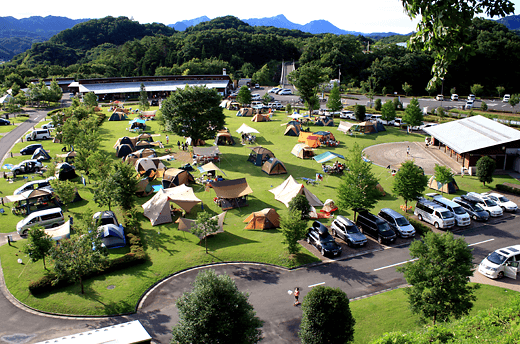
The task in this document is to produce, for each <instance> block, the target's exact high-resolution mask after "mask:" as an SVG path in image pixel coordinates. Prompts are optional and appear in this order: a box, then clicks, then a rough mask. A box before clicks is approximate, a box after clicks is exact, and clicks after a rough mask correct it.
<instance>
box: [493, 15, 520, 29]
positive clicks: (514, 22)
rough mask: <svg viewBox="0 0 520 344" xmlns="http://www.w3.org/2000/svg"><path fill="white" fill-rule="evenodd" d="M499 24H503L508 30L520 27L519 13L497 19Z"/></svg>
mask: <svg viewBox="0 0 520 344" xmlns="http://www.w3.org/2000/svg"><path fill="white" fill-rule="evenodd" d="M497 22H499V23H500V24H504V25H505V26H506V27H507V28H508V29H509V30H519V29H520V15H519V14H516V15H512V16H507V17H504V18H500V19H498V20H497Z"/></svg>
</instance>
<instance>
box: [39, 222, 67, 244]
mask: <svg viewBox="0 0 520 344" xmlns="http://www.w3.org/2000/svg"><path fill="white" fill-rule="evenodd" d="M43 231H44V232H45V234H47V235H50V237H51V239H52V240H56V241H58V240H61V239H70V220H68V221H67V222H65V223H64V224H62V225H61V226H58V227H52V228H47V229H44V230H43Z"/></svg>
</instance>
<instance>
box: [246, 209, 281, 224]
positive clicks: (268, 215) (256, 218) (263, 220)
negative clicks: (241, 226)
mask: <svg viewBox="0 0 520 344" xmlns="http://www.w3.org/2000/svg"><path fill="white" fill-rule="evenodd" d="M244 223H247V225H246V228H245V229H272V228H278V227H280V215H278V213H277V212H276V210H274V209H273V208H265V209H262V210H260V211H255V212H254V213H251V215H249V216H248V217H247V218H246V219H245V220H244Z"/></svg>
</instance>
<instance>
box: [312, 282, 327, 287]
mask: <svg viewBox="0 0 520 344" xmlns="http://www.w3.org/2000/svg"><path fill="white" fill-rule="evenodd" d="M322 284H325V282H321V283H316V284H313V285H310V286H309V288H312V287H315V286H317V285H322Z"/></svg>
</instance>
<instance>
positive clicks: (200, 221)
mask: <svg viewBox="0 0 520 344" xmlns="http://www.w3.org/2000/svg"><path fill="white" fill-rule="evenodd" d="M218 229H219V225H218V219H217V218H212V216H211V215H210V214H209V213H207V212H205V211H203V212H200V213H197V220H196V221H195V224H194V225H193V226H192V227H191V232H192V233H193V234H195V235H196V236H197V237H199V238H204V247H205V248H206V254H208V242H207V239H206V238H207V237H208V235H210V234H213V233H216V232H217V231H218ZM201 241H202V239H201Z"/></svg>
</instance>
